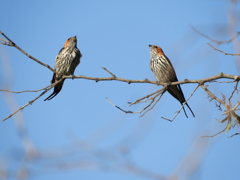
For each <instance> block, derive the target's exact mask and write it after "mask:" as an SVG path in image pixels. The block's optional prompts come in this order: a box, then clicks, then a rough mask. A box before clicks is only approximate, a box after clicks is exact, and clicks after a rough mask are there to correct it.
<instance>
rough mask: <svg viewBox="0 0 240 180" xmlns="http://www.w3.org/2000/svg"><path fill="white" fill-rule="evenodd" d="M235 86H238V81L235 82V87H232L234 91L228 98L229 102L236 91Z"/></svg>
mask: <svg viewBox="0 0 240 180" xmlns="http://www.w3.org/2000/svg"><path fill="white" fill-rule="evenodd" d="M237 86H238V81H237V82H236V85H235V86H234V89H233V91H232V94H231V96H230V97H229V99H228V101H230V100H231V98H232V97H233V94H234V93H235V91H236V90H237Z"/></svg>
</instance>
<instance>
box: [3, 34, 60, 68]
mask: <svg viewBox="0 0 240 180" xmlns="http://www.w3.org/2000/svg"><path fill="white" fill-rule="evenodd" d="M0 34H2V35H3V36H4V37H5V38H6V39H7V40H8V42H7V41H6V40H4V42H6V43H8V44H4V45H8V46H12V47H15V48H17V49H18V50H19V51H20V52H22V53H23V54H25V55H26V56H27V57H29V58H30V59H32V60H34V61H36V62H37V63H39V64H41V65H42V66H45V67H47V68H48V69H50V70H51V71H53V72H55V70H54V69H53V68H51V67H50V66H49V65H47V64H44V63H43V62H41V61H39V60H38V59H36V58H34V57H33V56H31V55H30V54H28V53H26V52H25V51H24V50H23V49H21V48H20V47H19V46H18V45H17V44H15V43H14V42H13V41H12V40H11V39H9V38H8V37H7V36H6V35H5V34H4V33H3V32H1V31H0ZM1 44H3V43H1ZM55 73H56V72H55Z"/></svg>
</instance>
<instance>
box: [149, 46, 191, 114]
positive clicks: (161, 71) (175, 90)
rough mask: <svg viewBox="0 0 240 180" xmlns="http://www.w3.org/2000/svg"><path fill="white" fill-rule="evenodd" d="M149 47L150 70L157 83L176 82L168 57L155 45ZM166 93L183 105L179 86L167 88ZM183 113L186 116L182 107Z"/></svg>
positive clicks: (183, 99)
mask: <svg viewBox="0 0 240 180" xmlns="http://www.w3.org/2000/svg"><path fill="white" fill-rule="evenodd" d="M149 47H150V68H151V70H152V72H153V73H154V76H155V77H156V79H157V80H158V81H159V82H163V83H169V82H176V81H178V79H177V75H176V72H175V70H174V68H173V66H172V63H171V62H170V60H169V59H168V57H167V56H166V55H165V54H164V52H163V50H162V49H161V48H160V47H159V46H156V45H149ZM167 91H168V92H169V93H170V94H171V95H172V96H173V97H174V98H176V99H177V100H178V101H179V102H180V103H181V104H183V103H184V102H185V101H186V100H185V97H184V94H183V92H182V89H181V86H180V85H179V84H178V85H174V86H169V87H168V89H167ZM186 106H187V107H188V108H189V110H190V111H191V113H192V115H193V116H194V117H195V115H194V113H193V112H192V110H191V108H190V107H189V105H188V104H187V103H186ZM183 110H184V113H185V115H186V117H188V116H187V114H186V111H185V108H184V107H183Z"/></svg>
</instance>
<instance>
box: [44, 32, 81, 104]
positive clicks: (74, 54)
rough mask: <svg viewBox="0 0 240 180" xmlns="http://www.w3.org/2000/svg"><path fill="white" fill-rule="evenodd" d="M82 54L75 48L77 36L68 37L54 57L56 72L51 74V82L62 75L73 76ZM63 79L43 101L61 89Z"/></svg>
mask: <svg viewBox="0 0 240 180" xmlns="http://www.w3.org/2000/svg"><path fill="white" fill-rule="evenodd" d="M81 57H82V54H81V52H80V50H79V49H78V48H77V37H76V36H74V37H70V38H68V40H67V41H66V42H65V44H64V46H63V48H62V49H61V50H60V51H59V53H58V55H57V57H56V59H55V70H56V72H57V74H56V73H54V74H53V78H52V81H51V83H52V84H53V83H55V82H56V81H58V80H60V79H61V78H62V76H69V75H73V76H74V71H75V69H76V67H77V66H78V64H79V63H80V58H81ZM64 80H65V79H63V80H62V81H61V82H59V83H58V84H57V85H56V86H55V87H54V91H53V93H52V94H51V95H50V96H48V97H47V98H46V99H45V100H44V101H46V100H51V99H52V98H54V97H55V96H56V95H57V94H58V93H59V92H60V91H61V89H62V86H63V83H64Z"/></svg>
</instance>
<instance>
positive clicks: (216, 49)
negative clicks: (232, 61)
mask: <svg viewBox="0 0 240 180" xmlns="http://www.w3.org/2000/svg"><path fill="white" fill-rule="evenodd" d="M207 44H208V45H209V46H211V47H212V48H213V49H214V50H216V51H219V52H221V53H223V54H225V55H231V56H240V54H231V53H226V52H223V51H221V50H219V49H217V48H215V47H214V46H213V45H211V44H209V43H207Z"/></svg>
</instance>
